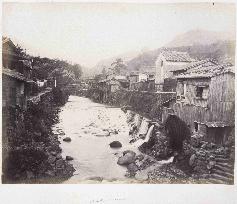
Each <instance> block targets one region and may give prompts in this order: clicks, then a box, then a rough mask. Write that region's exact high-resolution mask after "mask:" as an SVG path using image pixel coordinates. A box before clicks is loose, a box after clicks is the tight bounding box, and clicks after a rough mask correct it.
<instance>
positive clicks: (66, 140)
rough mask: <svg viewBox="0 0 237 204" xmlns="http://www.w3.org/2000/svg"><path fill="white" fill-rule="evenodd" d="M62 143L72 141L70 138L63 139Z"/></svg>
mask: <svg viewBox="0 0 237 204" xmlns="http://www.w3.org/2000/svg"><path fill="white" fill-rule="evenodd" d="M63 141H64V142H71V141H72V139H71V138H70V137H65V138H63Z"/></svg>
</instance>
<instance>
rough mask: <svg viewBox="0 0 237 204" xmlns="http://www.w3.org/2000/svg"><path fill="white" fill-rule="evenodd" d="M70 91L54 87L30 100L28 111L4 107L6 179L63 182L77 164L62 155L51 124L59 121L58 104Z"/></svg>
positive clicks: (4, 178)
mask: <svg viewBox="0 0 237 204" xmlns="http://www.w3.org/2000/svg"><path fill="white" fill-rule="evenodd" d="M67 99H68V95H67V94H66V93H65V92H63V91H62V90H58V89H54V90H52V91H50V92H46V93H45V94H42V95H41V96H40V100H29V101H28V108H27V110H26V111H23V110H20V109H16V110H14V109H9V110H5V111H4V120H5V125H6V126H5V132H6V135H5V140H7V141H8V142H7V143H5V144H6V145H5V147H4V148H5V151H4V152H5V155H4V156H5V157H4V167H5V168H4V169H3V173H4V174H3V176H2V178H3V183H60V182H62V181H63V180H65V179H68V178H69V177H70V176H72V174H73V172H74V168H73V167H72V165H70V164H69V163H68V162H67V161H65V160H64V159H63V158H62V156H61V151H62V150H61V148H60V147H59V141H58V138H57V137H56V136H55V135H54V134H53V133H52V130H51V126H52V125H53V124H55V123H56V122H57V121H58V113H59V107H60V106H62V105H63V104H65V103H66V101H67Z"/></svg>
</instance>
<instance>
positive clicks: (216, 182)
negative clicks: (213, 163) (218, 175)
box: [207, 178, 227, 184]
mask: <svg viewBox="0 0 237 204" xmlns="http://www.w3.org/2000/svg"><path fill="white" fill-rule="evenodd" d="M207 184H227V183H226V182H223V181H220V180H219V179H215V178H209V179H208V182H207Z"/></svg>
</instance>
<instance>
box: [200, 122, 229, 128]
mask: <svg viewBox="0 0 237 204" xmlns="http://www.w3.org/2000/svg"><path fill="white" fill-rule="evenodd" d="M205 125H206V126H207V127H228V126H233V124H232V123H227V122H223V121H212V122H206V123H205Z"/></svg>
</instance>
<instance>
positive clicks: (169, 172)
mask: <svg viewBox="0 0 237 204" xmlns="http://www.w3.org/2000/svg"><path fill="white" fill-rule="evenodd" d="M148 180H149V182H150V183H188V182H191V180H190V179H189V177H188V176H187V175H186V174H185V173H184V172H183V171H182V170H180V169H178V168H177V167H176V166H175V165H174V164H172V163H170V164H163V165H162V166H161V167H159V168H157V169H155V170H154V171H151V172H149V173H148Z"/></svg>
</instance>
